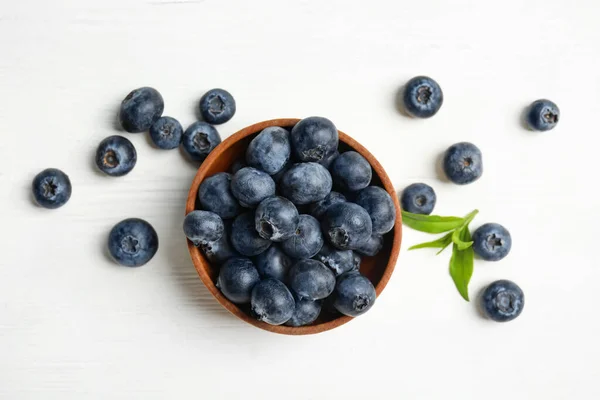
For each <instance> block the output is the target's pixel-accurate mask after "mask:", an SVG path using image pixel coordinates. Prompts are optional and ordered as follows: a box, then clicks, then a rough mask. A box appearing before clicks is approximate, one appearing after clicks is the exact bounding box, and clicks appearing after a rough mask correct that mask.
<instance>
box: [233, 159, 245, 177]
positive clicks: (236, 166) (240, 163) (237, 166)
mask: <svg viewBox="0 0 600 400" xmlns="http://www.w3.org/2000/svg"><path fill="white" fill-rule="evenodd" d="M244 167H247V165H246V163H245V162H244V160H240V159H237V160H235V161H234V162H233V164H231V168H230V171H231V173H232V174H235V173H236V172H238V171H239V170H240V169H242V168H244Z"/></svg>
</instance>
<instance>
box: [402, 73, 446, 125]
mask: <svg viewBox="0 0 600 400" xmlns="http://www.w3.org/2000/svg"><path fill="white" fill-rule="evenodd" d="M402 98H403V100H404V110H405V111H406V112H407V113H408V114H409V115H410V116H411V117H415V118H429V117H432V116H434V115H435V114H436V113H437V112H438V111H439V109H440V108H441V107H442V103H443V102H444V94H443V93H442V89H441V88H440V85H438V84H437V82H436V81H434V80H433V79H431V78H429V77H427V76H417V77H414V78H412V79H411V80H409V81H408V82H407V83H406V86H405V88H404V95H403V97H402Z"/></svg>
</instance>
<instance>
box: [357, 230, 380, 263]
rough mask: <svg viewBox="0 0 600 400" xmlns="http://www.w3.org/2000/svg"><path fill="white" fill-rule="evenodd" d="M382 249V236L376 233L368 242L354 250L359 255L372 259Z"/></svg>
mask: <svg viewBox="0 0 600 400" xmlns="http://www.w3.org/2000/svg"><path fill="white" fill-rule="evenodd" d="M382 248H383V236H381V235H378V234H376V233H374V234H372V235H371V237H370V238H369V240H367V241H366V242H365V243H364V244H363V245H362V246H360V247H359V248H358V249H356V251H357V252H359V253H360V254H362V255H364V256H367V257H373V256H375V255H377V253H379V252H380V251H381V249H382Z"/></svg>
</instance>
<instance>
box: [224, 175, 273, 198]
mask: <svg viewBox="0 0 600 400" xmlns="http://www.w3.org/2000/svg"><path fill="white" fill-rule="evenodd" d="M231 193H233V195H234V196H235V197H236V198H237V199H238V201H239V202H240V204H241V205H242V206H244V207H256V206H257V205H258V204H259V203H260V202H261V201H263V200H264V199H266V198H267V197H270V196H273V195H274V194H275V182H274V181H273V178H271V177H270V176H269V175H268V174H267V173H266V172H263V171H259V170H258V169H256V168H252V167H246V168H242V169H240V170H239V171H238V172H236V173H235V175H233V178H232V179H231Z"/></svg>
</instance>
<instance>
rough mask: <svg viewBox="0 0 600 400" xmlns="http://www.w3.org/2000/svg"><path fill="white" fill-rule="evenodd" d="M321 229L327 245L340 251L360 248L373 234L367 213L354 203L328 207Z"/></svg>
mask: <svg viewBox="0 0 600 400" xmlns="http://www.w3.org/2000/svg"><path fill="white" fill-rule="evenodd" d="M321 227H322V229H323V234H324V235H325V237H326V238H327V239H328V240H329V243H331V244H332V245H334V246H335V247H337V248H338V249H340V250H354V249H358V248H360V247H361V246H362V245H364V244H365V243H366V242H367V240H369V238H370V237H371V234H372V233H373V225H372V223H371V217H370V216H369V213H367V211H366V210H365V209H364V208H362V207H361V206H359V205H357V204H354V203H337V204H334V205H332V206H331V207H329V208H328V209H327V211H326V212H325V215H324V216H323V220H322V221H321Z"/></svg>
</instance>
